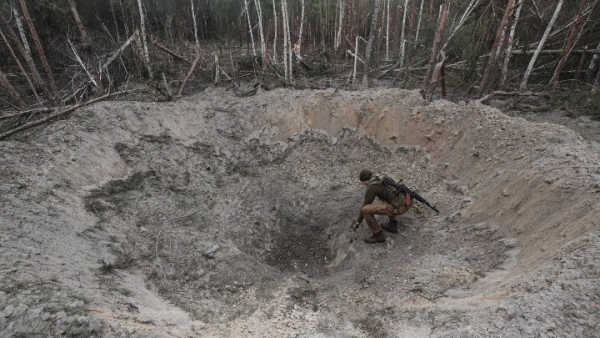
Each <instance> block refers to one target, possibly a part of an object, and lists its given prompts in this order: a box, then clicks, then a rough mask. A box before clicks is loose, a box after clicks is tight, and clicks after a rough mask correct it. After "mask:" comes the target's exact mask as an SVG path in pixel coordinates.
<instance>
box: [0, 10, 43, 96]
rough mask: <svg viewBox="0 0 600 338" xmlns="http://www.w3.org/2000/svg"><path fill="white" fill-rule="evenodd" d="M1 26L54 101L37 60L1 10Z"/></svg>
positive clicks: (40, 85) (38, 84) (34, 80)
mask: <svg viewBox="0 0 600 338" xmlns="http://www.w3.org/2000/svg"><path fill="white" fill-rule="evenodd" d="M0 26H1V27H3V28H4V29H5V30H6V32H7V33H8V35H9V37H10V38H11V40H12V41H13V43H14V44H15V46H17V50H18V51H19V53H20V54H21V57H23V58H24V59H25V63H26V64H27V67H28V68H29V71H30V72H31V75H32V77H33V82H34V83H35V84H36V85H37V86H39V87H40V88H41V89H42V92H43V93H44V96H45V97H46V99H47V100H48V101H50V102H54V96H53V95H52V93H51V92H50V90H49V89H48V86H46V84H45V83H44V80H42V77H41V75H40V73H39V72H38V70H37V68H36V66H35V62H34V61H33V58H32V57H31V55H30V54H28V53H27V51H26V50H25V47H24V46H23V43H22V42H21V40H19V37H18V36H17V34H16V33H15V31H14V30H13V29H12V27H11V26H10V24H9V23H8V21H7V20H6V18H5V17H4V14H2V12H1V11H0ZM4 42H5V43H6V45H7V46H9V48H10V45H9V43H8V41H7V40H6V39H4ZM15 60H16V61H17V62H18V59H17V58H16V57H15ZM34 92H35V91H34Z"/></svg>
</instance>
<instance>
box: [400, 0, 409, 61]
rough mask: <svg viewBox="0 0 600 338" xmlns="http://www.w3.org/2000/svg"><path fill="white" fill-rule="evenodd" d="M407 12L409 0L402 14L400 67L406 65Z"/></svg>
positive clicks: (406, 0)
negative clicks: (405, 36) (405, 33)
mask: <svg viewBox="0 0 600 338" xmlns="http://www.w3.org/2000/svg"><path fill="white" fill-rule="evenodd" d="M406 12H408V0H404V13H403V15H402V30H401V33H400V63H399V68H400V69H402V68H403V67H404V56H405V55H404V54H405V51H406V39H405V38H404V32H405V30H406Z"/></svg>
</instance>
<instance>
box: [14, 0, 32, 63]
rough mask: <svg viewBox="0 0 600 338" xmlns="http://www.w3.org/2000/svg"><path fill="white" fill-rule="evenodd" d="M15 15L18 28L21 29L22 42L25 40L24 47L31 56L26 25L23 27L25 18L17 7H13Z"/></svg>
mask: <svg viewBox="0 0 600 338" xmlns="http://www.w3.org/2000/svg"><path fill="white" fill-rule="evenodd" d="M12 11H13V15H14V16H15V21H16V23H17V30H18V31H19V35H20V36H21V42H23V47H24V48H25V51H26V52H27V54H28V55H29V57H31V47H30V46H29V41H28V40H27V34H25V27H23V20H22V19H21V14H20V13H19V11H18V10H17V8H16V7H13V8H12Z"/></svg>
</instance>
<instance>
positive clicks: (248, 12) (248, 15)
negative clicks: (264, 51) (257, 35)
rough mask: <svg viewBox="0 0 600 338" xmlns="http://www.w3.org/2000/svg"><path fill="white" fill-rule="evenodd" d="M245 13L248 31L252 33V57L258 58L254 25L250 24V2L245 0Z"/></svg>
mask: <svg viewBox="0 0 600 338" xmlns="http://www.w3.org/2000/svg"><path fill="white" fill-rule="evenodd" d="M244 12H246V19H247V21H248V30H249V31H250V43H251V44H252V56H256V48H254V34H253V33H252V23H251V22H250V11H249V10H248V0H244Z"/></svg>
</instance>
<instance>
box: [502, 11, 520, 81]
mask: <svg viewBox="0 0 600 338" xmlns="http://www.w3.org/2000/svg"><path fill="white" fill-rule="evenodd" d="M524 1H525V0H519V2H518V3H517V4H516V7H515V11H514V17H513V19H512V25H511V27H510V34H509V35H508V42H507V44H506V52H505V53H504V62H503V64H502V75H501V76H500V83H499V84H498V87H500V88H502V87H504V83H505V82H506V76H507V74H508V64H509V62H510V57H511V56H512V49H513V45H514V41H515V31H516V29H517V23H518V22H519V16H520V14H521V8H523V2H524Z"/></svg>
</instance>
